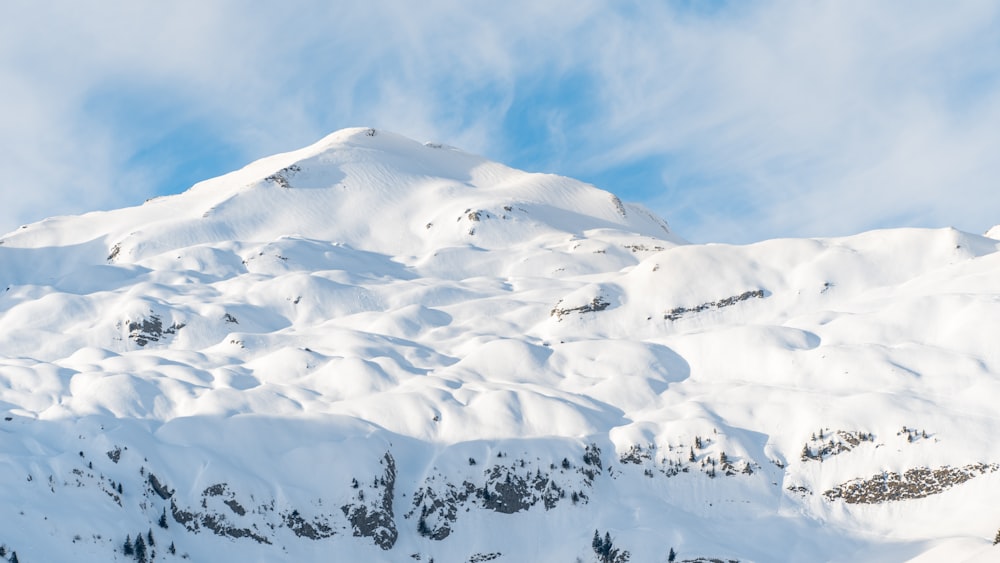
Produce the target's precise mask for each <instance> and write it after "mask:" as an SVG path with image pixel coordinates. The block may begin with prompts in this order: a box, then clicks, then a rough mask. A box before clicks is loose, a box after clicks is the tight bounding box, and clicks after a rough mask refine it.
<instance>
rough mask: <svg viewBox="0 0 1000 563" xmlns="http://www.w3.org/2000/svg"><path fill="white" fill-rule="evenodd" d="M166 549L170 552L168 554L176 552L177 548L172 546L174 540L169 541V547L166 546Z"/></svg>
mask: <svg viewBox="0 0 1000 563" xmlns="http://www.w3.org/2000/svg"><path fill="white" fill-rule="evenodd" d="M167 551H169V552H170V555H175V554H176V553H177V548H176V547H174V542H170V547H168V548H167Z"/></svg>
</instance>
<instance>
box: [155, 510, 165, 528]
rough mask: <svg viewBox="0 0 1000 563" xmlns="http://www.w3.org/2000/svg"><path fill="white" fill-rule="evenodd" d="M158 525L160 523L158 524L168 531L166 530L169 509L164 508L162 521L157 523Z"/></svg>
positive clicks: (161, 516)
mask: <svg viewBox="0 0 1000 563" xmlns="http://www.w3.org/2000/svg"><path fill="white" fill-rule="evenodd" d="M157 523H158V524H159V525H160V527H161V528H163V529H164V530H166V529H167V509H166V508H164V509H163V513H162V514H160V521H159V522H157Z"/></svg>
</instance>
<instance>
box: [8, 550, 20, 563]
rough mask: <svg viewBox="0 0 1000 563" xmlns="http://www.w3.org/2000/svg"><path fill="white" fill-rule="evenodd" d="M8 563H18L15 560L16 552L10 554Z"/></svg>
mask: <svg viewBox="0 0 1000 563" xmlns="http://www.w3.org/2000/svg"><path fill="white" fill-rule="evenodd" d="M10 563H20V562H19V561H18V560H17V552H16V551H12V552H10Z"/></svg>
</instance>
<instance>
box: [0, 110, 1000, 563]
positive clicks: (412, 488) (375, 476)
mask: <svg viewBox="0 0 1000 563" xmlns="http://www.w3.org/2000/svg"><path fill="white" fill-rule="evenodd" d="M993 231H995V229H994V230H991V231H990V233H987V236H977V235H972V234H968V233H963V232H959V231H955V230H951V229H941V230H925V229H893V230H884V231H874V232H869V233H863V234H860V235H856V236H852V237H844V238H836V239H802V240H792V239H788V240H771V241H764V242H761V243H757V244H752V245H746V246H733V245H721V244H708V245H694V244H688V243H687V242H686V241H684V240H683V239H682V238H680V237H678V236H677V235H675V234H674V233H672V232H671V231H670V229H669V227H668V226H667V224H666V223H665V222H664V221H662V220H660V219H659V218H657V217H655V216H654V215H653V214H652V213H650V212H649V211H647V210H645V209H644V208H642V207H641V206H635V205H630V204H625V203H622V202H621V201H620V200H619V199H618V198H616V197H615V196H613V195H612V194H610V193H607V192H604V191H602V190H599V189H597V188H595V187H593V186H589V185H586V184H583V183H581V182H577V181H575V180H571V179H568V178H562V177H558V176H552V175H547V174H529V173H526V172H521V171H518V170H514V169H511V168H508V167H505V166H503V165H500V164H497V163H493V162H490V161H488V160H486V159H483V158H481V157H478V156H474V155H470V154H467V153H464V152H461V151H459V150H457V149H453V148H450V147H445V146H441V145H434V144H426V145H425V144H420V143H417V142H415V141H411V140H409V139H406V138H403V137H400V136H397V135H393V134H391V133H387V132H383V131H375V130H371V129H349V130H344V131H340V132H337V133H334V134H332V135H330V136H329V137H327V138H325V139H323V140H321V141H319V142H318V143H316V144H314V145H312V146H310V147H307V148H305V149H302V150H299V151H294V152H291V153H286V154H282V155H276V156H273V157H269V158H266V159H263V160H260V161H258V162H255V163H253V164H250V165H248V166H247V167H245V168H243V169H242V170H239V171H236V172H233V173H231V174H227V175H225V176H222V177H220V178H216V179H213V180H209V181H206V182H202V183H200V184H197V185H196V186H194V187H192V188H191V189H190V190H188V191H187V192H185V193H182V194H179V195H176V196H169V197H163V198H156V199H154V200H151V201H148V202H147V203H146V204H144V205H142V206H138V207H134V208H128V209H120V210H116V211H109V212H99V213H90V214H86V215H82V216H78V217H57V218H53V219H49V220H46V221H42V222H40V223H37V224H33V225H28V226H26V227H23V228H21V229H19V230H17V231H15V232H12V233H9V234H7V235H4V236H3V237H2V238H0V291H2V293H0V414H2V415H3V420H0V483H2V487H0V518H2V521H3V522H4V523H5V524H6V525H5V526H4V531H2V532H0V546H2V549H3V557H9V556H10V554H11V553H12V552H13V551H16V552H17V557H18V559H19V560H20V561H25V562H28V561H56V560H63V561H69V560H73V561H114V560H118V561H130V560H140V559H142V558H144V559H146V560H151V561H171V560H174V559H177V560H180V559H182V558H183V557H185V556H186V557H187V558H189V559H190V560H194V561H205V560H218V559H220V557H221V558H225V559H234V560H235V559H242V560H261V561H264V560H293V559H294V560H303V561H319V560H324V561H325V560H329V559H331V557H332V558H334V559H335V560H344V561H362V560H363V561H430V560H432V559H433V560H435V561H573V560H576V559H579V560H580V561H624V560H626V559H628V560H631V561H666V560H667V559H668V557H669V554H670V552H671V551H673V552H674V553H675V554H676V560H677V561H685V560H686V561H695V560H699V558H705V559H704V560H710V559H718V560H724V561H729V560H738V561H741V562H748V561H757V562H770V561H805V560H808V561H938V560H949V561H990V560H995V559H996V558H998V557H1000V547H997V548H994V547H992V545H991V544H992V540H993V538H994V536H995V534H996V533H997V530H998V528H1000V508H998V507H996V506H995V503H993V502H992V496H991V494H990V493H992V492H993V491H996V490H997V488H998V485H1000V471H998V469H1000V465H998V464H1000V446H997V445H996V443H997V441H996V439H995V437H996V436H997V435H998V434H1000V419H998V415H997V409H996V402H997V399H998V398H1000V346H997V340H996V334H997V333H998V330H997V329H998V328H1000V253H998V252H997V251H998V248H1000V241H998V240H995V238H990V237H991V236H992V235H991V233H993ZM994 234H995V233H994ZM595 531H596V532H597V537H596V538H595ZM126 539H127V540H128V542H127V543H128V547H126ZM140 540H141V541H140ZM606 540H610V542H608V541H606ZM611 544H613V545H611Z"/></svg>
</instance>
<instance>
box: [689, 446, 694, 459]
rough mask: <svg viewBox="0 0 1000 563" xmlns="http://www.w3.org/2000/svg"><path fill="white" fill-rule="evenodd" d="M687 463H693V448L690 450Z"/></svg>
mask: <svg viewBox="0 0 1000 563" xmlns="http://www.w3.org/2000/svg"><path fill="white" fill-rule="evenodd" d="M688 461H691V462H693V461H694V448H691V453H689V454H688Z"/></svg>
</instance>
